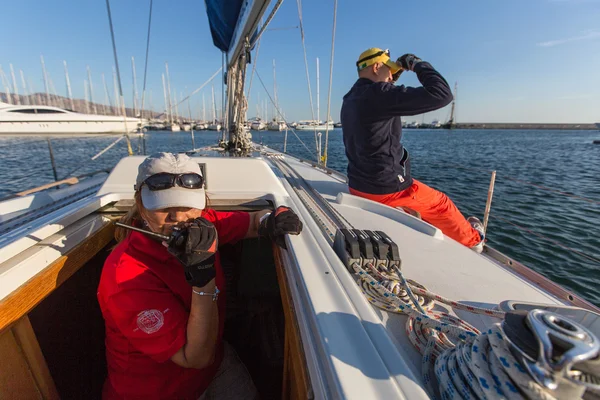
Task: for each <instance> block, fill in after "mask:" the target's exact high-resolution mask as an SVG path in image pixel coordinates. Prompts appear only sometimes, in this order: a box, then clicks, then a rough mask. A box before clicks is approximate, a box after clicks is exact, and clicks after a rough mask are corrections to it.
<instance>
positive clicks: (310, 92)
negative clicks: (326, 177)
mask: <svg viewBox="0 0 600 400" xmlns="http://www.w3.org/2000/svg"><path fill="white" fill-rule="evenodd" d="M296 4H297V5H298V21H299V24H298V25H299V26H300V39H302V50H303V52H304V67H305V69H306V83H307V84H308V99H309V101H310V114H311V116H312V120H313V121H314V120H315V107H314V105H313V97H312V90H311V89H310V73H309V72H308V58H307V57H306V43H304V25H303V23H302V0H296ZM314 134H315V148H317V149H318V148H319V139H318V138H317V129H316V128H315V130H314ZM320 162H321V160H319V159H318V157H317V163H320Z"/></svg>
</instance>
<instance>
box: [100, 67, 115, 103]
mask: <svg viewBox="0 0 600 400" xmlns="http://www.w3.org/2000/svg"><path fill="white" fill-rule="evenodd" d="M102 85H103V86H104V97H105V99H106V100H105V102H106V101H107V100H108V102H107V103H108V105H109V107H111V108H112V106H113V103H112V99H111V98H110V94H109V93H108V86H106V79H105V78H104V72H103V73H102ZM111 112H112V110H111Z"/></svg>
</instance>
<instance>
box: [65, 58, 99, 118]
mask: <svg viewBox="0 0 600 400" xmlns="http://www.w3.org/2000/svg"><path fill="white" fill-rule="evenodd" d="M63 66H64V67H65V83H66V85H67V97H68V98H69V102H70V103H71V110H72V111H75V104H74V103H73V93H71V80H70V79H69V69H68V68H67V61H65V60H63ZM102 80H104V74H102Z"/></svg>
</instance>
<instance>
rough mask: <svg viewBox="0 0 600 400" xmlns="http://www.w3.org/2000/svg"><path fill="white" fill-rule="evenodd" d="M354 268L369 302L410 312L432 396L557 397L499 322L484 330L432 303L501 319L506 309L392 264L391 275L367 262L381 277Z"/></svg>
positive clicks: (410, 332) (409, 325) (409, 329)
mask: <svg viewBox="0 0 600 400" xmlns="http://www.w3.org/2000/svg"><path fill="white" fill-rule="evenodd" d="M352 268H353V269H354V271H355V272H356V274H357V276H358V281H357V283H358V285H359V288H360V289H361V291H362V292H363V294H364V295H365V296H366V297H367V300H368V301H369V302H371V303H372V304H374V305H375V306H377V307H379V308H381V309H383V310H386V311H391V312H395V313H403V314H407V315H408V320H407V322H406V335H407V336H408V339H409V341H410V342H411V343H412V344H413V346H414V347H415V348H416V349H417V350H418V351H419V352H420V353H421V354H422V355H423V359H422V363H421V372H422V375H423V382H424V384H425V387H426V388H427V391H428V392H429V394H430V396H432V397H433V398H438V396H439V397H441V398H442V399H444V400H446V399H449V400H450V399H451V400H454V399H508V400H521V399H535V400H556V398H555V397H554V396H552V394H551V393H550V392H548V391H547V390H545V389H544V388H543V387H542V386H540V385H539V384H538V383H537V382H535V381H534V380H533V379H532V377H531V376H530V375H529V374H528V373H527V371H526V370H525V369H524V368H523V366H522V365H521V363H520V362H519V361H518V360H517V359H516V358H515V357H514V356H513V355H512V353H511V350H510V349H509V347H508V344H507V343H508V340H507V338H506V336H505V334H504V332H503V331H502V329H501V327H500V324H498V323H497V324H494V325H493V326H492V327H491V328H489V329H488V330H487V331H486V332H485V333H483V334H480V333H479V331H477V329H476V328H474V327H473V326H471V325H469V324H468V323H467V322H465V321H463V320H461V319H459V318H457V317H454V316H452V315H449V314H447V313H444V312H439V311H434V310H433V309H432V308H433V306H434V302H433V300H436V301H439V302H442V303H444V304H448V305H450V306H452V307H453V308H455V309H461V310H465V311H469V312H472V313H477V314H484V315H488V316H491V317H496V318H503V316H504V313H503V312H502V311H498V310H489V309H485V308H479V307H472V306H468V305H465V304H462V303H458V302H455V301H452V300H450V299H447V298H444V297H442V296H439V295H437V294H435V293H433V292H430V291H429V290H427V289H426V288H425V287H423V286H422V285H419V284H418V283H416V282H413V281H407V280H406V279H405V278H404V276H403V274H402V272H401V271H400V269H398V268H397V267H396V266H394V267H393V269H394V270H395V273H396V274H395V275H392V274H389V273H386V272H384V271H381V270H380V269H383V266H378V267H375V266H373V265H372V264H367V265H366V268H367V269H368V270H369V271H370V272H371V273H373V275H374V276H376V278H374V277H373V276H371V275H370V274H369V273H367V271H366V270H365V269H363V268H362V267H361V266H360V265H359V264H358V263H356V262H355V263H353V264H352ZM400 287H401V288H402V290H400ZM413 292H414V293H413ZM432 372H433V374H432ZM434 375H435V377H436V379H435V380H434V379H433V376H434ZM436 383H437V386H436Z"/></svg>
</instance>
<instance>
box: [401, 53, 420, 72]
mask: <svg viewBox="0 0 600 400" xmlns="http://www.w3.org/2000/svg"><path fill="white" fill-rule="evenodd" d="M421 61H423V60H421V59H420V58H419V57H417V56H415V55H414V54H405V55H403V56H401V57H399V58H398V59H397V60H396V64H398V65H399V66H401V67H402V69H405V70H408V71H414V69H415V65H417V64H418V63H420V62H421Z"/></svg>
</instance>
